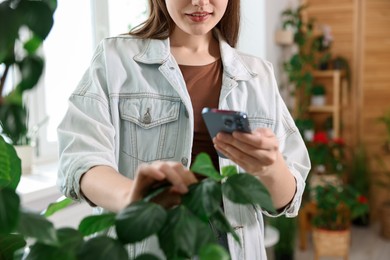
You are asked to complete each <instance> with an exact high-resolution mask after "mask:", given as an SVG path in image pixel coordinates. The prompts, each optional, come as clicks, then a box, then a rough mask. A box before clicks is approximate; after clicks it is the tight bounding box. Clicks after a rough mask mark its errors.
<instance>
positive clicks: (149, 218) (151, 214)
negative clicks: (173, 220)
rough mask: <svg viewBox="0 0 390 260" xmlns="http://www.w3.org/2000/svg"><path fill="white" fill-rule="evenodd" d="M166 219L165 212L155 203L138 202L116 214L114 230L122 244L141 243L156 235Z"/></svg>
mask: <svg viewBox="0 0 390 260" xmlns="http://www.w3.org/2000/svg"><path fill="white" fill-rule="evenodd" d="M166 218H167V213H166V211H165V210H164V209H163V208H162V207H161V206H160V205H157V204H155V203H150V202H144V201H138V202H135V203H132V204H130V206H129V207H127V208H125V209H124V210H122V211H121V212H119V213H118V215H117V216H116V220H115V228H116V232H117V235H118V238H119V239H120V240H121V241H122V242H123V243H134V242H137V241H141V240H143V239H145V238H147V237H149V236H150V235H152V234H155V233H157V232H158V231H159V230H160V229H161V228H162V226H163V225H164V222H165V220H166Z"/></svg>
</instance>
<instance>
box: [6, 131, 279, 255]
mask: <svg viewBox="0 0 390 260" xmlns="http://www.w3.org/2000/svg"><path fill="white" fill-rule="evenodd" d="M0 148H1V149H0V161H1V162H4V164H5V165H6V166H7V167H2V168H0V208H2V209H6V210H4V211H1V212H0V258H1V259H13V258H14V256H15V254H23V251H24V247H25V246H26V240H27V239H31V241H32V242H31V243H30V245H29V247H30V248H29V250H28V251H29V252H28V255H27V259H52V258H53V256H64V258H66V259H85V258H88V259H107V258H108V257H110V258H113V259H129V257H130V259H131V256H129V255H128V253H127V251H126V249H125V248H126V246H127V245H129V244H134V243H137V242H139V241H142V240H144V239H146V238H148V237H149V236H151V235H155V236H157V238H158V241H159V245H160V248H161V250H162V251H163V252H164V254H165V256H166V257H167V259H190V258H192V257H199V258H200V259H229V254H228V252H226V250H225V249H224V248H223V247H222V246H220V245H219V244H218V242H217V240H216V237H215V235H214V234H213V231H212V230H211V228H210V223H212V225H213V226H214V227H215V228H216V229H217V230H218V231H219V232H226V233H230V234H232V236H233V237H234V238H235V240H236V241H237V242H238V243H240V238H239V236H238V234H237V233H236V231H235V230H234V229H233V227H232V226H231V224H230V223H229V221H228V220H227V219H226V217H225V215H224V213H223V211H222V210H221V208H220V205H221V200H222V194H224V195H225V196H226V197H227V198H228V199H229V200H231V201H232V202H234V203H237V204H242V205H254V204H256V205H260V204H261V207H262V208H264V209H265V210H267V211H269V212H273V213H276V211H275V209H274V208H273V205H272V201H271V197H270V195H269V193H268V192H267V190H266V189H265V187H264V186H263V185H262V184H261V182H260V181H259V180H258V179H257V178H256V177H254V176H252V175H250V174H238V173H237V169H236V167H234V166H227V167H224V168H223V169H222V172H221V173H219V172H218V171H217V170H216V169H215V168H214V166H213V163H212V161H211V159H210V157H209V156H208V155H207V154H200V155H198V156H197V158H196V160H195V162H194V164H193V165H192V167H191V170H192V171H194V172H196V173H198V174H201V175H203V176H205V177H206V178H205V179H203V180H202V181H200V182H198V183H196V184H193V185H191V186H190V188H189V192H188V193H187V194H186V195H185V196H184V197H183V200H182V203H181V204H180V205H178V206H176V207H174V208H171V209H164V208H163V207H161V206H160V205H158V204H155V203H153V202H151V200H152V199H153V197H154V196H156V195H158V194H159V193H161V192H163V191H165V189H167V188H169V187H168V186H166V185H165V186H163V187H159V188H157V189H156V190H153V191H151V193H150V194H149V195H148V196H147V197H145V198H144V199H143V200H140V201H137V202H135V203H132V204H130V205H129V206H128V207H127V208H125V209H124V210H122V211H121V212H119V213H117V214H115V213H106V214H102V215H95V216H87V217H85V218H84V219H83V220H82V221H81V222H80V225H79V227H78V229H73V228H61V229H55V228H54V226H53V224H52V223H51V222H50V221H49V220H47V219H46V217H48V216H51V215H52V214H54V213H55V212H56V211H58V210H60V209H62V208H64V207H66V206H68V205H69V204H70V203H71V202H72V201H71V200H70V199H65V200H61V201H59V202H57V203H53V204H51V205H50V206H49V207H48V208H47V210H46V211H45V212H43V214H39V213H32V212H27V211H25V210H24V209H22V208H21V207H20V199H19V196H18V194H17V193H16V188H17V186H18V183H19V179H20V175H21V167H20V160H19V159H18V158H17V155H16V152H15V150H14V148H13V146H11V145H10V144H8V143H6V142H5V141H4V139H3V138H2V137H1V136H0ZM242 187H245V189H242ZM109 228H114V229H115V231H116V233H117V237H111V236H108V235H107V233H105V232H103V231H107V230H108V229H109ZM93 234H99V235H96V236H93V237H91V235H93ZM24 257H26V256H24ZM20 258H22V257H20ZM137 259H151V260H158V259H159V258H158V257H156V256H154V255H151V254H144V255H142V256H138V257H137Z"/></svg>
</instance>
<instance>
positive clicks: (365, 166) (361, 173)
mask: <svg viewBox="0 0 390 260" xmlns="http://www.w3.org/2000/svg"><path fill="white" fill-rule="evenodd" d="M348 168H349V169H348V171H349V174H348V183H349V184H350V185H351V186H352V187H353V188H354V189H356V190H357V191H358V192H359V193H360V194H362V195H363V196H364V197H366V198H367V199H369V198H370V197H369V196H370V191H371V188H370V186H371V185H370V184H371V180H370V176H371V172H370V167H369V161H368V157H367V154H366V149H365V147H364V146H363V145H362V144H360V145H358V146H357V147H356V148H355V149H354V150H353V151H352V153H351V159H350V164H349V167H348ZM368 207H369V204H368ZM369 223H370V214H369V211H367V212H366V214H362V215H360V216H358V217H356V218H353V219H352V224H354V225H356V226H368V225H369Z"/></svg>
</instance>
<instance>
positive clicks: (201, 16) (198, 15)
mask: <svg viewBox="0 0 390 260" xmlns="http://www.w3.org/2000/svg"><path fill="white" fill-rule="evenodd" d="M186 15H187V17H188V18H189V19H190V20H191V21H193V22H197V23H199V22H204V21H206V20H207V19H208V18H209V17H210V15H211V13H208V12H195V13H190V14H186Z"/></svg>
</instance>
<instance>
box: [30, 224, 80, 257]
mask: <svg viewBox="0 0 390 260" xmlns="http://www.w3.org/2000/svg"><path fill="white" fill-rule="evenodd" d="M57 237H58V240H59V245H58V246H53V245H45V244H42V243H39V242H38V243H35V244H34V245H33V246H32V247H31V251H30V253H29V255H28V256H27V259H30V260H31V259H34V260H35V259H36V260H40V259H61V260H76V256H77V253H78V251H79V250H80V249H81V247H82V246H83V244H84V239H83V236H82V234H81V233H80V232H78V231H77V230H75V229H73V228H61V229H59V230H57Z"/></svg>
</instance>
